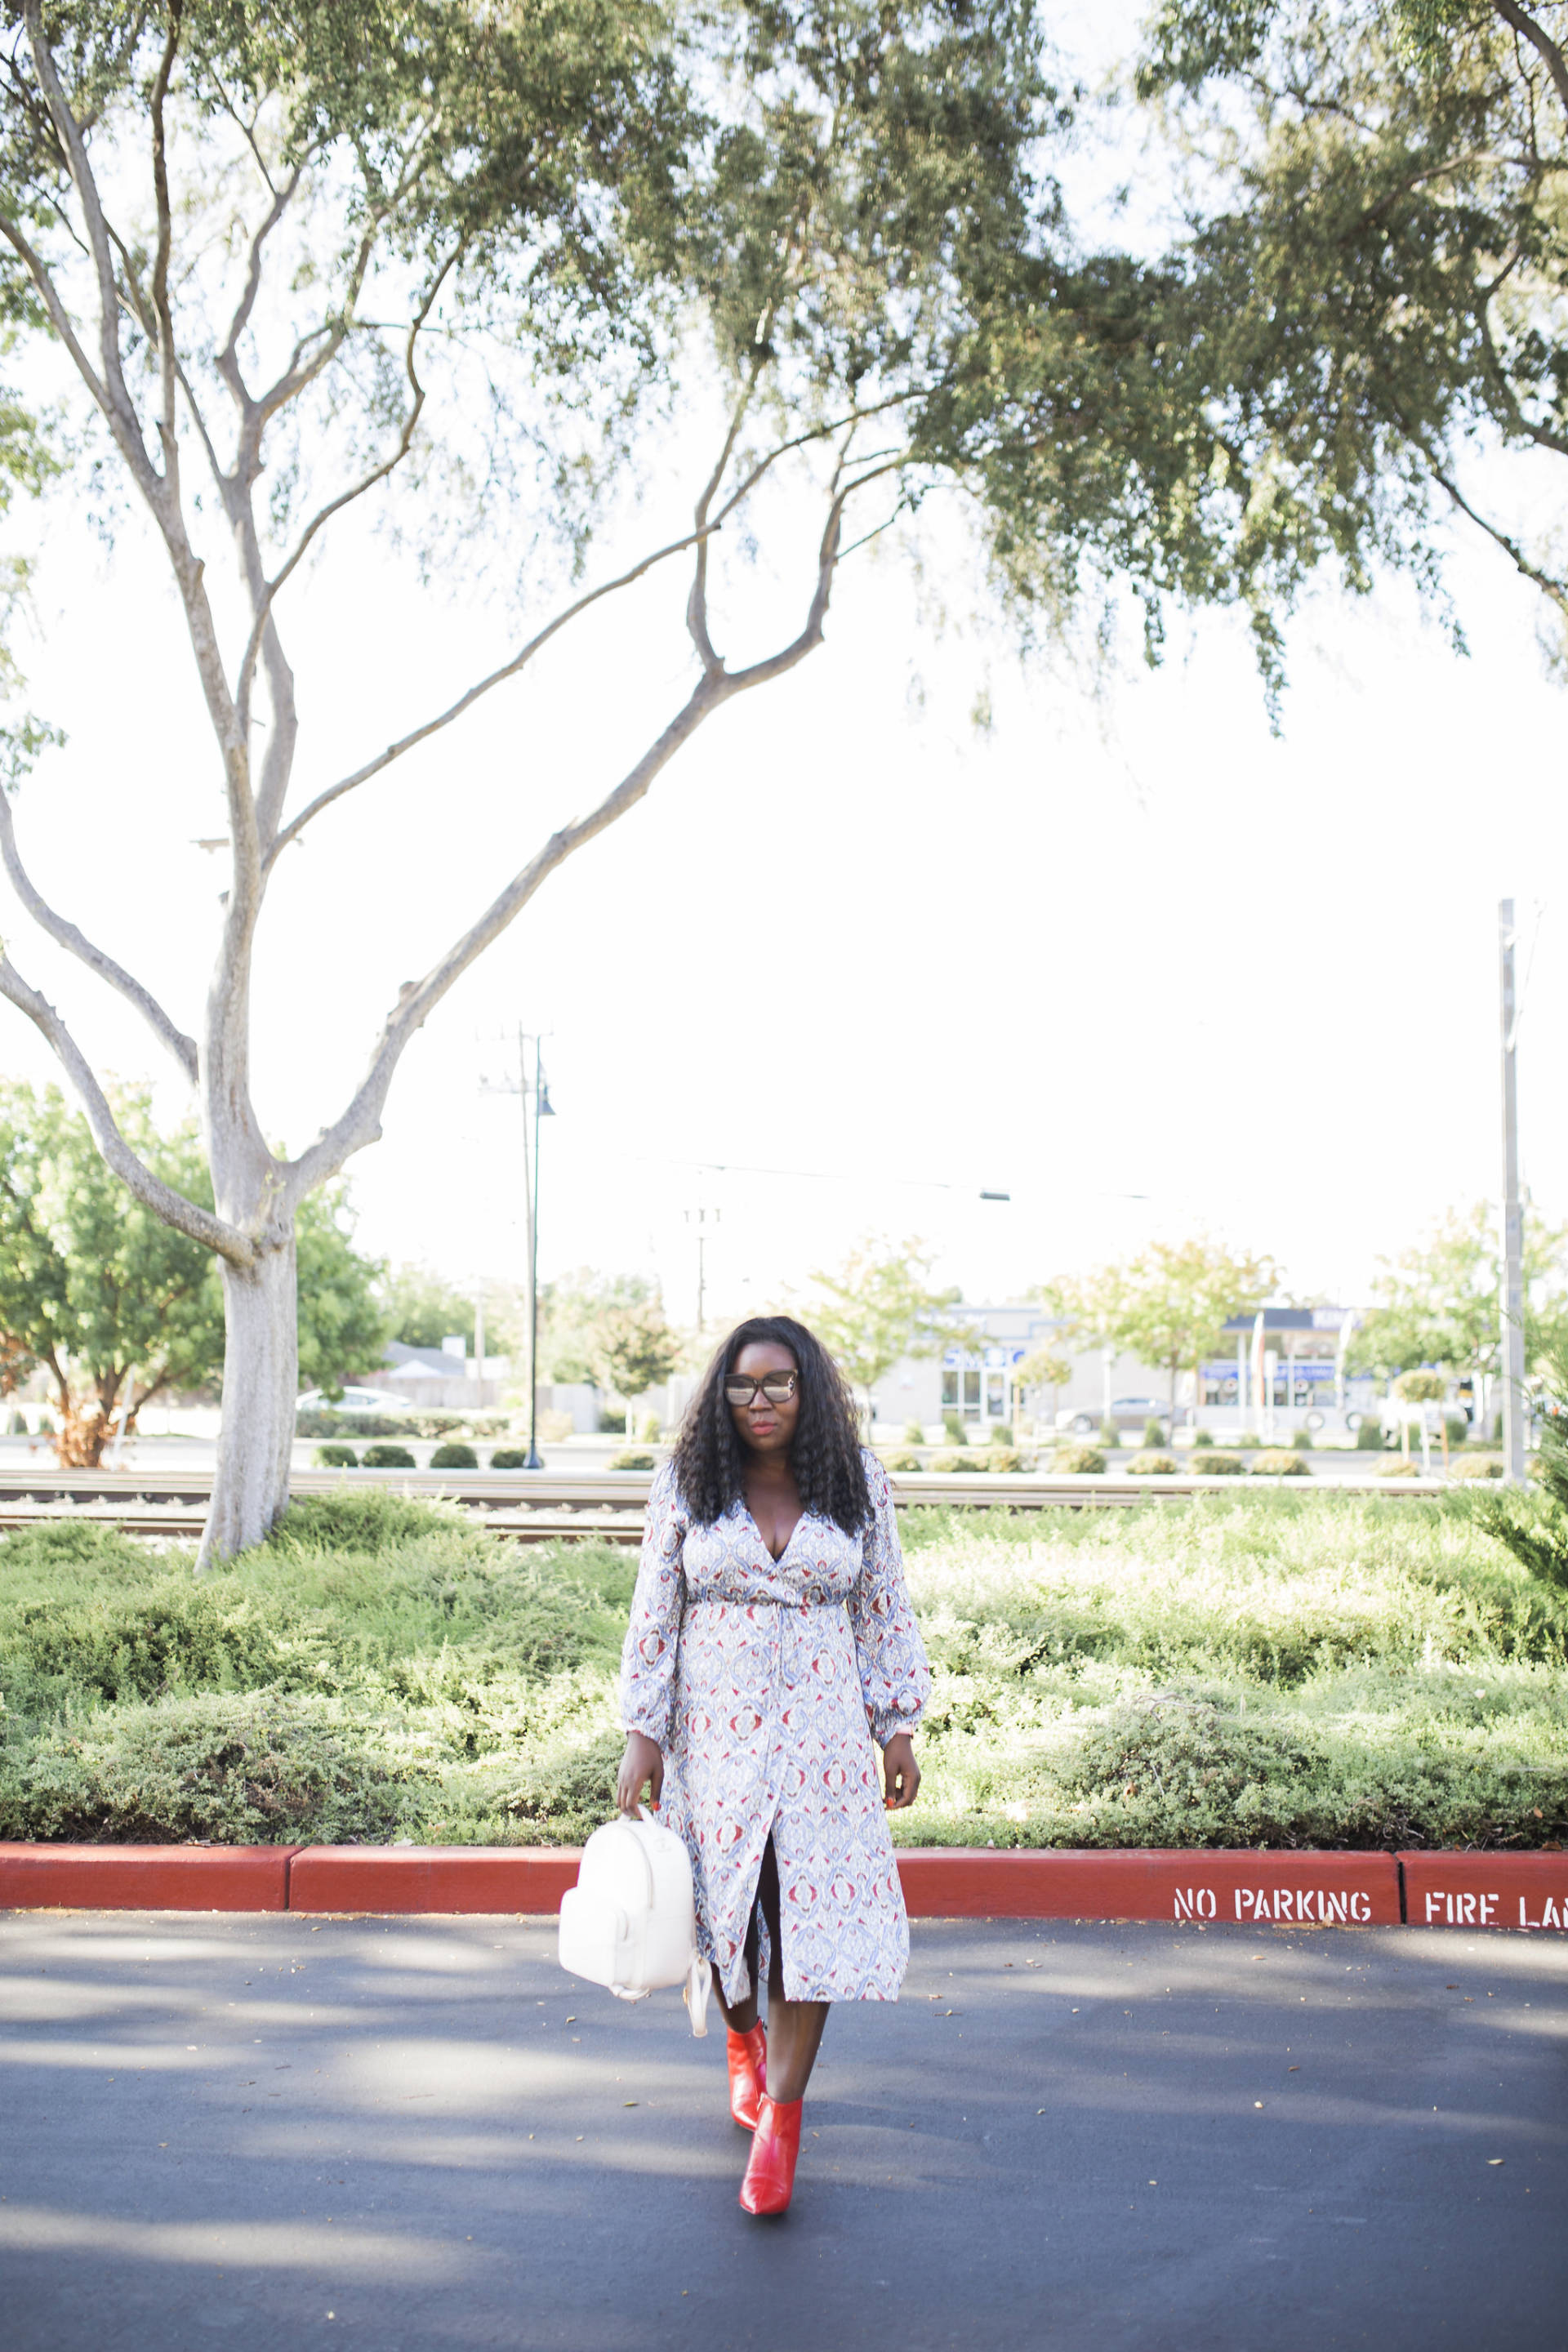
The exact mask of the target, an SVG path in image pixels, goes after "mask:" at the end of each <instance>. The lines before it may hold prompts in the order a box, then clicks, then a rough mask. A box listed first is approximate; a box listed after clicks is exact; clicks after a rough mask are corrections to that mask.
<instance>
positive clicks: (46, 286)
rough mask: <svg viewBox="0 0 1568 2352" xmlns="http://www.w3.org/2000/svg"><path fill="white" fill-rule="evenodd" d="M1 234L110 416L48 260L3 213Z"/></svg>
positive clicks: (79, 370)
mask: <svg viewBox="0 0 1568 2352" xmlns="http://www.w3.org/2000/svg"><path fill="white" fill-rule="evenodd" d="M0 236H3V237H4V238H5V242H6V244H7V245H8V246H9V247H11V249H12V251H13V252H14V253H16V255H17V256H18V257H20V259H21V262H22V264H23V267H24V268H26V272H27V275H28V277H29V278H31V279H32V281H33V284H34V285H35V286H36V287H37V290H38V299H39V300H40V301H41V302H42V303H43V306H44V308H45V310H47V312H48V314H49V324H50V325H51V326H52V327H53V329H54V331H55V332H56V334H57V335H58V337H59V339H60V341H61V342H62V343H63V344H64V346H65V348H66V350H67V351H68V352H69V354H70V357H71V359H72V361H73V362H74V363H75V366H76V371H77V373H78V374H79V376H80V378H81V380H82V382H83V383H85V384H86V386H87V388H88V390H89V392H90V393H91V394H92V396H93V399H94V400H95V401H96V403H97V404H98V406H99V407H100V409H101V410H102V411H103V414H104V415H105V416H107V415H109V392H108V389H107V387H106V386H105V384H104V383H103V382H102V379H101V378H100V375H99V373H98V370H97V369H96V368H95V367H94V366H93V363H92V362H91V361H90V360H89V357H88V355H87V352H86V351H85V350H84V349H83V346H82V343H81V341H80V338H79V336H78V334H77V331H76V329H75V327H74V326H73V325H72V324H71V318H70V313H69V311H68V310H67V309H66V306H65V304H64V303H63V302H62V301H61V299H60V296H59V290H58V288H57V286H56V284H55V281H54V278H53V277H52V276H51V275H50V272H49V266H48V264H47V261H45V259H44V257H43V256H42V255H41V254H40V253H37V252H36V251H35V250H34V248H33V247H32V246H31V245H29V244H28V242H27V239H26V237H25V236H23V235H22V232H21V230H20V229H19V228H18V227H17V226H16V222H15V221H13V220H11V219H9V218H7V216H6V215H5V214H4V213H0Z"/></svg>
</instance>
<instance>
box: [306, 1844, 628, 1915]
mask: <svg viewBox="0 0 1568 2352" xmlns="http://www.w3.org/2000/svg"><path fill="white" fill-rule="evenodd" d="M582 1859H583V1855H582V1849H581V1847H578V1846H517V1845H468V1846H463V1845H400V1846H374V1845H312V1846H302V1847H301V1848H300V1850H299V1852H298V1853H296V1854H295V1856H294V1859H293V1861H292V1863H291V1864H289V1910H290V1911H450V1912H458V1911H532V1912H549V1911H556V1910H559V1908H560V1906H561V1897H562V1896H563V1895H564V1894H565V1892H566V1890H567V1888H568V1887H571V1886H575V1885H576V1884H577V1865H578V1864H579V1863H580V1862H581V1860H582Z"/></svg>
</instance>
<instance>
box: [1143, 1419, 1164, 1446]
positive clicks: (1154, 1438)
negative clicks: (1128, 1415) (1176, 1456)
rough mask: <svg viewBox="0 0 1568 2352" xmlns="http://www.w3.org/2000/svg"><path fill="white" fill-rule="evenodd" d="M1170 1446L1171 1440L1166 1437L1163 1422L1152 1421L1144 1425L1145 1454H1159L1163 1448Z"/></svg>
mask: <svg viewBox="0 0 1568 2352" xmlns="http://www.w3.org/2000/svg"><path fill="white" fill-rule="evenodd" d="M1168 1444H1170V1440H1169V1438H1168V1437H1167V1436H1166V1435H1165V1424H1164V1423H1163V1421H1152V1420H1150V1421H1146V1422H1145V1423H1143V1446H1144V1451H1145V1452H1153V1453H1155V1454H1158V1453H1159V1452H1160V1450H1161V1448H1162V1447H1163V1446H1165V1445H1168Z"/></svg>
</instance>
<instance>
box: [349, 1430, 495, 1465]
mask: <svg viewBox="0 0 1568 2352" xmlns="http://www.w3.org/2000/svg"><path fill="white" fill-rule="evenodd" d="M369 1459H370V1456H369V1454H366V1456H365V1460H366V1461H367V1462H368V1461H369ZM430 1467H431V1469H432V1470H477V1469H478V1468H479V1455H478V1454H476V1453H475V1452H474V1449H473V1447H472V1446H471V1445H464V1444H460V1443H458V1441H456V1440H455V1439H452V1438H448V1439H447V1443H446V1444H444V1445H438V1446H437V1448H436V1451H435V1452H434V1454H432V1455H431V1456H430Z"/></svg>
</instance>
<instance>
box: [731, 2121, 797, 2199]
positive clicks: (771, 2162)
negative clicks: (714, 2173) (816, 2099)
mask: <svg viewBox="0 0 1568 2352" xmlns="http://www.w3.org/2000/svg"><path fill="white" fill-rule="evenodd" d="M801 2105H802V2102H801V2101H800V2100H799V2099H770V2098H769V2097H768V2096H767V2095H766V2093H765V2092H764V2094H763V2100H762V2111H761V2113H760V2114H759V2116H758V2117H757V2128H756V2132H755V2134H754V2135H753V2137H752V2158H751V2162H750V2163H749V2164H748V2165H747V2167H746V2177H745V2179H744V2180H742V2183H741V2203H742V2206H743V2208H744V2209H745V2210H746V2211H747V2212H748V2213H782V2212H783V2211H784V2208H785V2207H786V2206H787V2205H788V2203H789V2200H790V2198H791V2196H792V2195H793V2194H794V2190H795V2158H796V2157H797V2156H798V2155H799V2154H800V2111H801Z"/></svg>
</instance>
